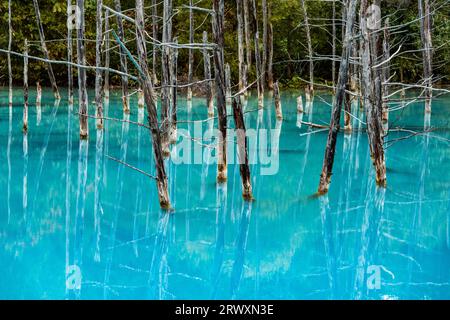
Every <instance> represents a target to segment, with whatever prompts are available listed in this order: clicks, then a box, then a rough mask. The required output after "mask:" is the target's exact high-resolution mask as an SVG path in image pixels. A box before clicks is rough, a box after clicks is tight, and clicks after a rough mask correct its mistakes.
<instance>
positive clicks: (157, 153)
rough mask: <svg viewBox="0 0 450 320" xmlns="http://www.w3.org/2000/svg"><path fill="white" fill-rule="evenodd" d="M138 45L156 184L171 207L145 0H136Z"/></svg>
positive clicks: (163, 204)
mask: <svg viewBox="0 0 450 320" xmlns="http://www.w3.org/2000/svg"><path fill="white" fill-rule="evenodd" d="M135 23H136V46H137V51H138V57H139V66H140V68H141V71H142V72H141V73H139V82H140V84H141V86H142V88H143V90H144V96H145V104H146V105H147V113H148V124H149V126H150V132H151V135H152V144H153V155H154V158H155V165H156V171H157V181H156V186H157V188H158V197H159V204H160V206H161V208H163V209H169V208H170V199H169V192H168V187H167V186H168V184H167V175H166V170H165V168H164V158H163V154H162V149H161V136H160V130H159V125H158V115H157V112H156V104H155V99H156V98H155V92H154V91H153V84H152V81H151V78H150V74H149V72H148V66H147V49H146V45H145V34H144V0H136V20H135Z"/></svg>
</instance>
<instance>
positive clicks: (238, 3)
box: [236, 0, 245, 91]
mask: <svg viewBox="0 0 450 320" xmlns="http://www.w3.org/2000/svg"><path fill="white" fill-rule="evenodd" d="M243 1H245V0H236V15H237V35H238V61H239V66H238V69H239V91H242V90H243V89H244V88H245V87H244V80H243V79H244V64H245V61H244V59H245V58H244V19H243V18H244V17H243V4H242V2H243Z"/></svg>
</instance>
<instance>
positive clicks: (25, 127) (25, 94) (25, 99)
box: [23, 39, 28, 134]
mask: <svg viewBox="0 0 450 320" xmlns="http://www.w3.org/2000/svg"><path fill="white" fill-rule="evenodd" d="M23 132H24V133H25V134H26V133H27V132H28V41H27V39H25V49H24V55H23Z"/></svg>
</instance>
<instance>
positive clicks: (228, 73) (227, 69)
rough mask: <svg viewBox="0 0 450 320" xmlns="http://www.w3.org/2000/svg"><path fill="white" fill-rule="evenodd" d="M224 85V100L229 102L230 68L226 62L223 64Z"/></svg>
mask: <svg viewBox="0 0 450 320" xmlns="http://www.w3.org/2000/svg"><path fill="white" fill-rule="evenodd" d="M225 87H226V89H225V92H226V93H225V94H226V97H227V99H226V101H227V103H231V69H230V65H229V64H228V63H227V64H225Z"/></svg>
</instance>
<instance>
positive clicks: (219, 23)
mask: <svg viewBox="0 0 450 320" xmlns="http://www.w3.org/2000/svg"><path fill="white" fill-rule="evenodd" d="M213 10H214V14H213V23H212V25H213V26H212V29H213V34H214V42H215V44H216V48H214V70H215V78H216V104H217V115H218V118H219V143H218V146H217V148H218V150H217V151H218V152H217V154H218V168H217V169H218V173H217V181H218V182H219V183H220V182H225V181H226V180H227V109H226V97H225V71H224V15H225V12H224V11H225V8H224V0H213Z"/></svg>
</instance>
